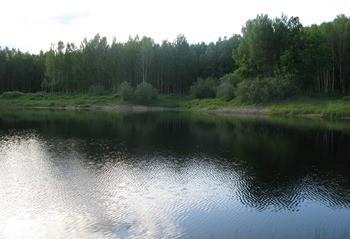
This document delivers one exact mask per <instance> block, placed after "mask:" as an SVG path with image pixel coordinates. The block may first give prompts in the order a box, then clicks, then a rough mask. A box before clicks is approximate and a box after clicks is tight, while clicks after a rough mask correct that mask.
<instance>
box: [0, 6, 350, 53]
mask: <svg viewBox="0 0 350 239" xmlns="http://www.w3.org/2000/svg"><path fill="white" fill-rule="evenodd" d="M1 9H2V11H1V14H0V32H1V34H0V46H2V47H4V46H9V47H15V48H20V49H21V50H22V51H29V52H31V53H38V52H39V51H40V50H44V51H46V50H48V49H49V48H50V45H51V43H57V42H58V41H59V40H62V41H64V42H68V41H69V42H75V43H77V44H79V43H80V42H81V41H82V39H83V38H84V37H87V38H88V39H90V38H92V37H93V36H94V35H95V34H96V33H100V35H102V36H106V37H107V38H108V40H109V41H111V40H112V38H113V37H116V39H117V41H121V42H124V41H126V40H127V39H128V37H129V36H130V35H131V36H134V35H136V34H138V35H140V36H143V35H146V36H149V37H152V38H153V39H154V40H155V41H156V42H161V41H162V40H166V39H167V40H169V41H173V40H174V39H175V37H176V36H177V35H178V34H180V33H182V34H184V35H185V36H186V38H187V40H188V41H189V42H190V43H196V42H201V41H205V42H207V43H208V42H210V41H216V40H217V39H218V37H224V36H228V37H229V36H231V35H233V34H234V33H240V31H241V28H242V26H243V25H244V24H245V22H246V21H247V20H248V19H252V18H255V17H256V15H257V14H261V13H264V14H268V15H269V16H270V17H271V18H273V17H279V16H281V14H282V13H284V14H285V15H287V16H289V17H290V16H298V17H299V18H300V21H301V22H302V24H303V25H304V26H306V25H310V24H313V23H317V24H319V23H322V22H324V21H332V20H333V19H334V18H335V17H336V16H337V15H338V14H345V15H347V16H350V2H349V0H333V1H329V0H318V1H316V0H294V1H290V0H243V1H242V0H240V1H236V0H215V1H212V0H202V1H200V0H176V1H167V0H147V1H145V0H144V1H142V0H114V1H111V0H98V1H91V0H60V1H51V0H31V1H27V0H11V1H9V0H6V1H5V2H2V3H1Z"/></svg>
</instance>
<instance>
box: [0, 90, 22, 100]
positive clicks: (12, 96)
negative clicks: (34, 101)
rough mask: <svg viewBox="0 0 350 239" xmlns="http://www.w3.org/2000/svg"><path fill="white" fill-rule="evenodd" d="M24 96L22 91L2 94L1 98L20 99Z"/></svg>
mask: <svg viewBox="0 0 350 239" xmlns="http://www.w3.org/2000/svg"><path fill="white" fill-rule="evenodd" d="M23 95H24V94H23V93H22V92H20V91H6V92H4V93H2V95H1V98H4V99H10V98H18V97H20V96H23Z"/></svg>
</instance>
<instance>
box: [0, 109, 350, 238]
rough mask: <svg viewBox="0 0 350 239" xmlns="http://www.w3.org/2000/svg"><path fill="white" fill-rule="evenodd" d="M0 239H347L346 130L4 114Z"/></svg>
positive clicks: (149, 116) (349, 167)
mask: <svg viewBox="0 0 350 239" xmlns="http://www.w3.org/2000/svg"><path fill="white" fill-rule="evenodd" d="M0 238H350V122H327V121H313V120H300V119H297V120H291V119H289V120H288V119H276V118H273V119H267V118H262V119H261V118H260V119H257V118H247V117H245V118H244V117H243V118H235V117H232V116H230V117H227V116H215V115H199V114H190V113H178V112H166V113H164V112H163V113H107V112H64V111H29V110H22V111H10V110H2V111H0Z"/></svg>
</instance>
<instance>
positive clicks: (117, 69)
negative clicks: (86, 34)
mask: <svg viewBox="0 0 350 239" xmlns="http://www.w3.org/2000/svg"><path fill="white" fill-rule="evenodd" d="M227 74H231V75H234V76H235V77H236V79H237V80H236V81H234V82H231V83H232V84H233V85H234V87H236V88H239V87H240V88H241V92H243V93H244V91H247V92H249V90H254V89H265V88H266V89H267V91H268V89H270V88H271V87H272V88H273V87H275V86H276V87H280V86H281V85H282V86H283V87H284V86H287V88H288V87H290V86H293V87H292V88H293V89H298V90H299V91H300V92H321V93H326V94H333V93H349V92H350V19H349V17H347V16H345V15H339V16H337V17H336V18H335V19H334V20H333V21H332V22H325V23H322V24H320V25H316V24H315V25H311V26H307V27H304V26H302V24H301V23H300V21H299V18H298V17H290V18H288V17H287V16H284V15H282V16H281V17H279V18H274V19H271V18H269V17H268V16H267V15H258V16H257V17H256V18H254V19H250V20H248V21H247V22H246V24H245V26H244V27H243V28H242V35H233V36H232V37H230V38H226V37H225V38H223V39H221V38H219V39H218V41H217V42H215V43H213V42H211V43H209V44H206V43H204V42H202V43H197V44H189V43H188V42H187V40H186V37H185V36H184V35H179V36H178V37H177V38H176V39H175V40H174V41H173V42H170V41H163V42H162V43H155V42H154V40H153V39H152V38H150V37H142V38H140V37H138V36H136V37H130V38H129V40H128V41H127V42H124V43H122V42H117V41H116V40H115V39H114V40H113V41H112V43H110V44H109V43H108V41H107V39H106V37H101V36H100V35H99V34H97V35H96V36H95V37H94V38H93V39H90V40H87V39H84V40H83V41H82V43H81V44H80V45H79V46H77V45H75V44H74V43H63V42H62V41H59V42H58V43H57V44H52V45H51V48H50V50H49V51H47V52H45V53H44V52H40V53H39V54H29V53H23V52H21V51H20V50H15V49H9V48H7V47H5V48H3V49H2V48H0V92H5V91H21V92H37V91H46V92H65V93H86V92H88V91H89V89H91V87H94V86H100V87H101V88H102V89H104V90H105V91H106V92H116V89H117V88H118V87H119V85H120V84H121V83H123V82H128V83H129V84H130V85H132V86H134V87H135V86H136V85H138V84H139V83H142V82H147V83H150V84H152V85H153V86H154V87H155V88H156V89H157V91H158V92H161V93H180V94H186V93H189V91H190V89H191V86H193V85H194V84H195V83H196V82H198V79H207V78H210V79H211V81H213V79H214V81H215V80H217V79H219V78H222V77H224V76H225V75H227ZM217 81H218V80H217ZM283 87H282V88H281V87H280V88H278V90H279V91H281V90H282V91H283V90H285V89H284V88H283ZM288 89H289V88H288ZM288 89H286V90H285V91H286V92H287V91H288ZM267 93H268V92H267ZM259 94H260V93H259ZM270 95H272V96H274V95H276V94H270Z"/></svg>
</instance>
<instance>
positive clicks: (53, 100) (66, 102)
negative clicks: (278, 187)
mask: <svg viewBox="0 0 350 239" xmlns="http://www.w3.org/2000/svg"><path fill="white" fill-rule="evenodd" d="M135 105H146V106H148V107H162V108H168V109H177V110H191V111H210V112H221V113H243V114H273V115H283V116H304V117H317V118H344V119H350V97H336V96H334V97H305V96H303V97H294V98H293V99H289V100H283V101H277V102H270V103H263V104H247V103H243V102H242V101H241V100H240V99H238V98H234V99H232V100H230V101H226V100H224V99H220V98H212V99H193V98H192V97H190V96H183V95H178V94H177V95H175V94H173V95H169V94H160V95H158V96H157V99H155V100H152V101H150V102H148V103H147V104H145V103H142V102H140V101H138V100H125V99H123V97H122V96H120V95H119V94H113V95H102V96H91V95H84V94H60V93H54V94H48V93H43V92H39V93H26V94H25V93H21V92H6V93H3V94H2V95H0V107H1V108H16V107H19V108H31V107H48V108H64V107H66V108H92V107H106V106H107V107H111V110H112V109H113V107H115V106H135Z"/></svg>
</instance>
